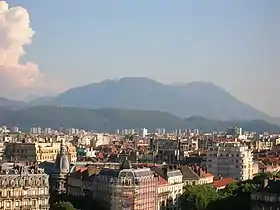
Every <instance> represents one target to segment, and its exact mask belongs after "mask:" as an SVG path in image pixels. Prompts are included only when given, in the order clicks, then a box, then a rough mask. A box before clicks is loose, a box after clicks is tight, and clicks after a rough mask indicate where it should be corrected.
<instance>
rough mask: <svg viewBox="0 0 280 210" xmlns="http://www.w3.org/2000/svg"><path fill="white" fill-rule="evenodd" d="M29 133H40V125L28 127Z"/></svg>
mask: <svg viewBox="0 0 280 210" xmlns="http://www.w3.org/2000/svg"><path fill="white" fill-rule="evenodd" d="M30 133H31V134H41V133H42V128H41V127H32V128H30Z"/></svg>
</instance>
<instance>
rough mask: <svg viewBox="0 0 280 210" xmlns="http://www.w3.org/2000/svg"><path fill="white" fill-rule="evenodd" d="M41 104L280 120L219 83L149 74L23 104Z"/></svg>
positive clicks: (110, 81) (181, 114)
mask: <svg viewBox="0 0 280 210" xmlns="http://www.w3.org/2000/svg"><path fill="white" fill-rule="evenodd" d="M10 102H11V101H10ZM24 103H25V102H24ZM10 105H11V104H10ZM41 105H55V106H70V107H81V108H89V109H102V108H117V109H132V110H134V109H137V110H145V111H148V110H155V111H156V110H159V111H164V112H168V113H171V114H173V115H176V116H178V117H181V118H185V117H191V116H202V117H204V118H207V119H218V120H225V121H229V120H231V121H232V120H254V119H262V120H265V121H268V122H272V123H280V120H279V119H277V118H273V117H271V116H269V115H268V114H266V113H264V112H262V111H260V110H258V109H256V108H254V107H252V106H250V105H248V104H246V103H244V102H242V101H241V100H239V99H238V98H236V97H234V96H233V95H231V94H230V93H228V92H226V91H225V90H223V89H222V88H220V87H218V86H216V85H215V84H213V83H211V82H199V81H198V82H190V83H184V84H182V83H180V84H163V83H160V82H158V81H155V80H152V79H149V78H145V77H124V78H120V79H117V80H109V79H108V80H104V81H101V82H97V83H91V84H87V85H84V86H79V87H74V88H70V89H68V90H66V91H64V92H62V93H60V94H58V95H57V96H55V97H42V98H38V99H36V100H33V101H31V102H29V103H25V104H24V105H22V106H25V107H33V106H41ZM1 106H2V105H1V100H0V107H1ZM22 106H17V108H19V107H22ZM11 107H12V106H10V108H11Z"/></svg>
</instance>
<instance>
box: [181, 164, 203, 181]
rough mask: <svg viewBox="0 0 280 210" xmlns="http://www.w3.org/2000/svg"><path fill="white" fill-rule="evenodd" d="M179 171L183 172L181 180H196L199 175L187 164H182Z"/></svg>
mask: <svg viewBox="0 0 280 210" xmlns="http://www.w3.org/2000/svg"><path fill="white" fill-rule="evenodd" d="M181 172H182V174H183V180H186V179H189V180H194V179H195V180H198V179H199V176H198V174H197V173H195V172H194V171H193V170H192V169H191V168H190V167H188V166H182V167H181Z"/></svg>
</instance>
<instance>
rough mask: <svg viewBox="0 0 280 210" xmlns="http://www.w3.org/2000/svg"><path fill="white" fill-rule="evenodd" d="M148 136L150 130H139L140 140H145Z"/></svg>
mask: <svg viewBox="0 0 280 210" xmlns="http://www.w3.org/2000/svg"><path fill="white" fill-rule="evenodd" d="M147 135H148V129H146V128H141V129H140V130H139V137H140V138H144V137H145V136H147Z"/></svg>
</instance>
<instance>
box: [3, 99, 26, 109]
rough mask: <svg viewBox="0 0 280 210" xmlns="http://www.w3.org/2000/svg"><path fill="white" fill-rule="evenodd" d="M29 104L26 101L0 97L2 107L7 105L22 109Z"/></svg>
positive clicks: (11, 107)
mask: <svg viewBox="0 0 280 210" xmlns="http://www.w3.org/2000/svg"><path fill="white" fill-rule="evenodd" d="M25 106H27V103H26V102H24V101H14V100H10V99H7V98H4V97H0V107H6V108H9V109H20V108H23V107H25Z"/></svg>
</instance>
